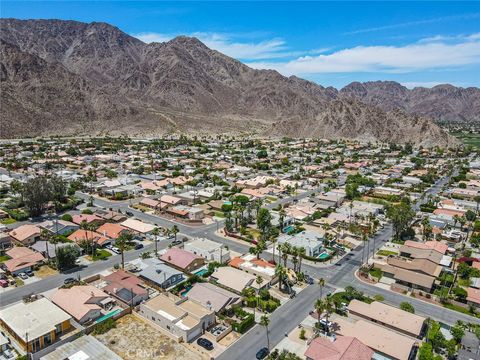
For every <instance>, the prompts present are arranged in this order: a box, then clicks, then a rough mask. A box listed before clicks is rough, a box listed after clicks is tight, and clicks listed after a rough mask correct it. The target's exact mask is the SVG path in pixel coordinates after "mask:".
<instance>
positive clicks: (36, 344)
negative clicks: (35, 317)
mask: <svg viewBox="0 0 480 360" xmlns="http://www.w3.org/2000/svg"><path fill="white" fill-rule="evenodd" d="M32 350H33V352H35V351H38V350H40V338H36V339H35V340H33V343H32Z"/></svg>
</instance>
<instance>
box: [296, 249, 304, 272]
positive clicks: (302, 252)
mask: <svg viewBox="0 0 480 360" xmlns="http://www.w3.org/2000/svg"><path fill="white" fill-rule="evenodd" d="M305 251H306V250H305V248H304V247H303V246H301V247H299V248H297V253H298V272H302V260H303V256H304V255H305Z"/></svg>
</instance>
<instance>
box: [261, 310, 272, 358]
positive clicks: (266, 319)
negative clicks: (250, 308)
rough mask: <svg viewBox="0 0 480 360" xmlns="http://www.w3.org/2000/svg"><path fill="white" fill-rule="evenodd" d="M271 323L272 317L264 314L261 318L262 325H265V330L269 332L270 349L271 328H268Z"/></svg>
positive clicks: (268, 347)
mask: <svg viewBox="0 0 480 360" xmlns="http://www.w3.org/2000/svg"><path fill="white" fill-rule="evenodd" d="M269 324H270V318H269V317H268V316H267V315H262V317H261V318H260V325H262V326H263V327H265V331H266V334H267V349H269V350H270V336H269V329H268V325H269Z"/></svg>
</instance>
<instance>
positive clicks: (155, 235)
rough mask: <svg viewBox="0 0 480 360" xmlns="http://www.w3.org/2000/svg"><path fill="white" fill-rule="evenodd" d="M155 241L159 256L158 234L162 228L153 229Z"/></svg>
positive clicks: (156, 252)
mask: <svg viewBox="0 0 480 360" xmlns="http://www.w3.org/2000/svg"><path fill="white" fill-rule="evenodd" d="M152 235H153V237H154V238H153V241H155V256H158V235H160V229H159V228H158V227H156V228H155V229H153V230H152Z"/></svg>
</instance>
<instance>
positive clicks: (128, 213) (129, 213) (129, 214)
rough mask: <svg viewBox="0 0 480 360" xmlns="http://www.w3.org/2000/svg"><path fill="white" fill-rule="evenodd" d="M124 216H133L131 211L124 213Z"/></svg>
mask: <svg viewBox="0 0 480 360" xmlns="http://www.w3.org/2000/svg"><path fill="white" fill-rule="evenodd" d="M125 214H127V215H128V216H133V213H132V212H131V211H125Z"/></svg>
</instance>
